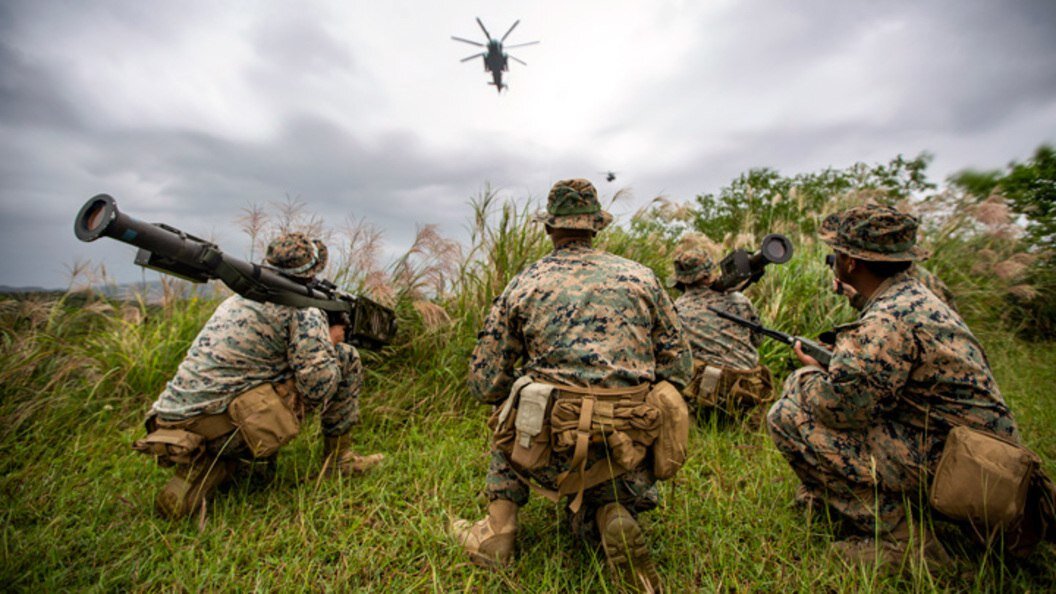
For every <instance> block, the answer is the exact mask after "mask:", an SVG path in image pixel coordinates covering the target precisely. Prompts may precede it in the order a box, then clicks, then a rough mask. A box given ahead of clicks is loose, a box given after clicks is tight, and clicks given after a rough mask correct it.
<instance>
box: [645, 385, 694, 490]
mask: <svg viewBox="0 0 1056 594" xmlns="http://www.w3.org/2000/svg"><path fill="white" fill-rule="evenodd" d="M645 402H646V404H649V405H652V406H654V407H656V409H657V410H659V411H660V434H659V435H657V437H656V441H654V442H653V447H652V454H653V475H654V476H655V477H656V478H657V480H661V481H665V480H667V479H670V478H672V477H674V476H675V473H677V472H678V471H679V469H680V468H682V465H683V464H685V463H686V453H687V451H688V450H689V409H688V408H687V407H686V401H685V400H683V399H682V394H680V393H679V391H678V388H676V387H675V386H673V385H671V384H670V383H668V382H660V383H657V384H655V385H653V389H652V390H649V393H648V394H647V395H646V397H645Z"/></svg>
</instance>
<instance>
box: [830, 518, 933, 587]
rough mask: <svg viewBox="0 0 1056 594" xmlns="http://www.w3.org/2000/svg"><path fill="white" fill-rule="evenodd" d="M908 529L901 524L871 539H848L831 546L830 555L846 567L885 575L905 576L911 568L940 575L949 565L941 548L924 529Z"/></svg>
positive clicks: (923, 527)
mask: <svg viewBox="0 0 1056 594" xmlns="http://www.w3.org/2000/svg"><path fill="white" fill-rule="evenodd" d="M914 528H915V529H912V530H911V529H910V526H909V522H907V521H906V520H902V522H901V523H900V524H899V525H898V527H897V528H895V529H894V530H892V531H891V532H889V533H888V534H886V535H884V536H883V537H882V538H881V539H880V540H879V541H877V540H876V539H875V538H863V537H852V538H849V539H847V540H841V541H838V542H835V543H833V544H832V549H833V552H834V553H835V554H836V555H837V556H838V557H839V558H840V559H842V560H843V561H844V562H845V563H847V564H848V565H866V566H874V565H875V566H877V567H879V568H880V569H881V570H883V571H885V572H888V573H892V574H893V573H899V572H901V573H903V574H905V573H909V571H910V570H911V569H912V567H913V566H921V565H924V566H927V568H928V570H929V571H932V572H935V571H940V570H942V569H944V568H947V567H949V566H950V565H952V564H953V560H952V559H951V558H950V555H949V554H948V553H947V552H946V549H945V547H943V546H942V543H941V542H939V539H938V538H936V536H935V533H933V532H932V531H931V529H930V528H928V527H927V526H919V525H918V526H915V527H914Z"/></svg>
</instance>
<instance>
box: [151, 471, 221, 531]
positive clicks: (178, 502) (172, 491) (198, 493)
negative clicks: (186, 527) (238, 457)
mask: <svg viewBox="0 0 1056 594" xmlns="http://www.w3.org/2000/svg"><path fill="white" fill-rule="evenodd" d="M234 468H235V462H234V461H233V460H224V459H216V460H208V461H202V462H198V463H197V464H192V465H190V466H180V467H179V468H177V469H176V475H175V476H173V477H172V478H171V479H169V482H167V483H165V486H164V487H162V488H161V491H159V492H158V495H157V497H155V498H154V505H155V507H156V508H157V510H158V513H160V514H161V515H162V516H164V517H166V518H169V519H170V520H175V519H178V518H184V517H187V516H189V515H191V514H192V513H194V512H196V511H198V510H199V509H201V507H202V503H203V502H205V501H206V500H207V499H208V498H209V496H210V495H212V494H213V492H215V491H216V489H217V488H218V487H219V486H220V485H222V484H224V483H225V482H226V481H227V480H228V479H229V478H231V476H232V475H233V474H234Z"/></svg>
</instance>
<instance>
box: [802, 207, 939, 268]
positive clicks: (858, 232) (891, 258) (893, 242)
mask: <svg viewBox="0 0 1056 594" xmlns="http://www.w3.org/2000/svg"><path fill="white" fill-rule="evenodd" d="M918 225H919V222H918V221H917V218H916V217H914V216H913V215H910V214H906V213H903V212H899V211H898V210H896V209H894V208H891V207H890V206H880V205H878V204H866V205H865V206H855V207H854V208H850V209H847V210H845V211H843V212H840V213H836V214H832V215H829V216H828V217H826V218H825V220H824V221H823V222H822V223H821V230H820V231H819V232H818V237H820V238H821V240H822V241H824V242H825V243H827V244H829V245H830V246H832V249H834V250H836V251H838V252H843V253H845V254H847V255H848V256H850V257H852V258H858V259H859V260H870V261H879V262H905V261H914V262H916V261H920V260H925V259H927V257H928V252H927V250H925V249H923V248H921V247H919V246H918V245H917V227H918Z"/></svg>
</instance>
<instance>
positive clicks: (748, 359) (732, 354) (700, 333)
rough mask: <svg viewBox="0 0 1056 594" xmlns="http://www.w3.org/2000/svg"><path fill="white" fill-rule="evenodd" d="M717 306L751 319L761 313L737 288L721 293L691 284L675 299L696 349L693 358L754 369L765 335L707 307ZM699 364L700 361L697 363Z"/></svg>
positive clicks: (687, 337) (726, 366) (708, 363)
mask: <svg viewBox="0 0 1056 594" xmlns="http://www.w3.org/2000/svg"><path fill="white" fill-rule="evenodd" d="M708 307H714V308H715V309H719V310H722V311H725V312H728V313H731V314H734V315H737V316H740V317H742V318H744V319H746V320H750V321H752V322H758V321H759V315H758V314H757V313H756V311H755V307H754V306H752V302H751V301H749V300H748V298H747V297H745V296H744V295H742V294H741V293H738V292H736V291H734V292H730V293H721V292H719V291H714V290H712V289H710V288H708V287H706V286H700V285H697V286H691V287H688V288H687V289H686V292H685V293H683V294H682V295H681V296H680V297H679V298H678V299H676V300H675V310H676V311H677V312H678V320H679V322H680V323H681V324H682V331H683V332H684V333H685V335H686V339H687V340H688V341H689V347H690V349H691V350H692V351H693V359H694V361H697V362H703V363H705V364H707V365H713V366H715V367H724V368H732V369H752V368H754V367H755V366H757V365H758V364H759V352H758V351H757V350H756V349H757V348H759V345H760V344H762V341H763V337H762V335H760V334H756V333H754V332H752V331H751V330H749V329H748V328H745V327H744V326H741V325H739V324H735V323H733V322H730V321H729V320H724V319H722V318H720V317H719V316H717V315H715V314H714V313H712V312H711V311H708ZM697 364H698V365H699V363H697Z"/></svg>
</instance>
